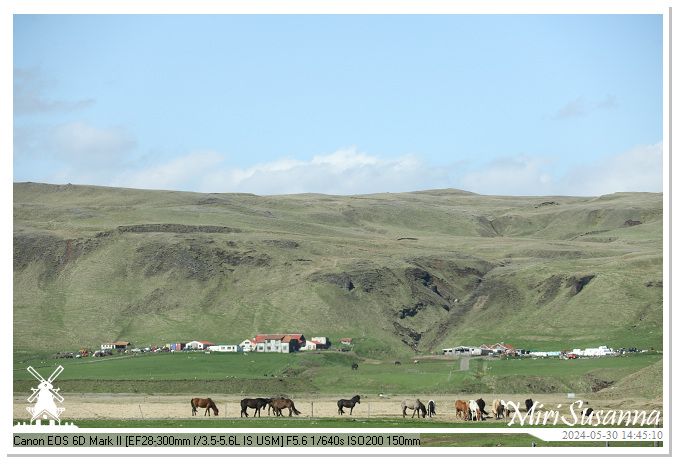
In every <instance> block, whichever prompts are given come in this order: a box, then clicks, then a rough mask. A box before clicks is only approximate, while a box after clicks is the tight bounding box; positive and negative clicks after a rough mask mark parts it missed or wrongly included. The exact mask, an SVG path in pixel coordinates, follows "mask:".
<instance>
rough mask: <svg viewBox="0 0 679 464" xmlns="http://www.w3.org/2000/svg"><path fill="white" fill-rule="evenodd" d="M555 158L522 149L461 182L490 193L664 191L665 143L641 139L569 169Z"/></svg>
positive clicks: (559, 193) (460, 186)
mask: <svg viewBox="0 0 679 464" xmlns="http://www.w3.org/2000/svg"><path fill="white" fill-rule="evenodd" d="M554 166H555V165H554V164H553V163H552V160H550V159H547V158H543V157H539V156H529V155H520V156H517V157H515V158H498V159H496V160H494V161H492V162H491V163H488V164H487V165H485V166H484V167H482V168H481V169H478V170H474V171H471V172H468V173H466V174H464V175H463V176H461V177H460V179H459V182H458V184H457V185H458V188H461V189H464V190H470V191H472V192H475V193H480V194H486V195H531V196H532V195H569V196H599V195H604V194H608V193H615V192H662V191H663V144H662V142H658V143H656V144H655V145H639V146H636V147H633V148H631V149H629V150H626V151H624V152H621V153H617V154H614V155H612V156H608V157H603V158H598V159H595V160H592V162H591V163H586V164H578V165H571V166H570V167H569V168H568V169H567V170H566V172H565V173H564V174H559V173H557V172H554V171H553V168H554Z"/></svg>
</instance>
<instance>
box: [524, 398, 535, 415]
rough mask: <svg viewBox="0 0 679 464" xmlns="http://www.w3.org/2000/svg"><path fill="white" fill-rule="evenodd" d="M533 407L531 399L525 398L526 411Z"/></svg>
mask: <svg viewBox="0 0 679 464" xmlns="http://www.w3.org/2000/svg"><path fill="white" fill-rule="evenodd" d="M532 407H533V399H532V398H528V399H527V400H526V412H530V410H531V408H532Z"/></svg>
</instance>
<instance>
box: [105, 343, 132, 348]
mask: <svg viewBox="0 0 679 464" xmlns="http://www.w3.org/2000/svg"><path fill="white" fill-rule="evenodd" d="M129 347H130V344H129V343H128V342H115V343H102V344H101V349H102V350H126V349H128V348H129Z"/></svg>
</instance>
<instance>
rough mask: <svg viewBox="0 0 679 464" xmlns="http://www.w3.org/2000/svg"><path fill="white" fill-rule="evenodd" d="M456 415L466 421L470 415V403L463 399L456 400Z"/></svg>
mask: <svg viewBox="0 0 679 464" xmlns="http://www.w3.org/2000/svg"><path fill="white" fill-rule="evenodd" d="M455 417H459V418H460V419H462V420H465V421H466V420H467V418H468V417H469V403H467V402H466V401H462V400H457V401H455Z"/></svg>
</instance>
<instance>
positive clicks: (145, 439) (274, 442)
mask: <svg viewBox="0 0 679 464" xmlns="http://www.w3.org/2000/svg"><path fill="white" fill-rule="evenodd" d="M13 446H14V447H21V448H26V447H54V448H61V447H123V448H132V447H141V448H153V447H156V448H167V447H204V446H214V447H240V446H242V447H307V446H308V447H342V446H347V447H375V446H382V447H392V446H405V447H412V446H420V435H419V434H417V433H406V434H403V433H390V434H386V433H384V434H382V433H374V434H371V433H369V434H365V433H362V434H353V433H223V434H221V433H205V434H202V433H58V434H57V433H24V434H21V433H15V434H14V436H13Z"/></svg>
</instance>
